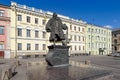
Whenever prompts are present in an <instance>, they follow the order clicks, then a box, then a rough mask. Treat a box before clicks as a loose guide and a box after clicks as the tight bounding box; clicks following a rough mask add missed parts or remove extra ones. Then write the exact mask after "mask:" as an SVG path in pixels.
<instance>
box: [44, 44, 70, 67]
mask: <svg viewBox="0 0 120 80" xmlns="http://www.w3.org/2000/svg"><path fill="white" fill-rule="evenodd" d="M69 47H70V46H63V45H51V46H48V48H49V52H48V54H47V55H46V62H47V63H48V65H50V66H57V65H68V64H69Z"/></svg>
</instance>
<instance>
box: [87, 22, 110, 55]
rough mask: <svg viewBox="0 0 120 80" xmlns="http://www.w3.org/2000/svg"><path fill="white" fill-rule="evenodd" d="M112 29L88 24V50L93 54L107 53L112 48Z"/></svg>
mask: <svg viewBox="0 0 120 80" xmlns="http://www.w3.org/2000/svg"><path fill="white" fill-rule="evenodd" d="M111 31H112V30H111V29H109V28H106V27H101V26H97V25H92V24H87V27H86V46H87V47H86V52H87V53H90V54H92V55H106V54H109V53H110V52H111V50H112V48H111V43H112V42H111V41H112V40H111V39H112V37H111Z"/></svg>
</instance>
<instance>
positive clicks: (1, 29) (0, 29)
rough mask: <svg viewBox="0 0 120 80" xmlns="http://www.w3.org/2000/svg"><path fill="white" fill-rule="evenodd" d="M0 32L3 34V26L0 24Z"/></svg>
mask: <svg viewBox="0 0 120 80" xmlns="http://www.w3.org/2000/svg"><path fill="white" fill-rule="evenodd" d="M0 34H4V27H3V26H0Z"/></svg>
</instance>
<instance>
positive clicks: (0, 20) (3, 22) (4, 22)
mask: <svg viewBox="0 0 120 80" xmlns="http://www.w3.org/2000/svg"><path fill="white" fill-rule="evenodd" d="M0 10H4V16H0V26H4V34H2V35H1V34H0V42H3V43H4V49H7V44H8V43H7V42H8V41H7V40H8V38H7V37H8V35H9V33H8V28H9V27H10V17H9V15H10V14H9V7H7V6H4V5H0Z"/></svg>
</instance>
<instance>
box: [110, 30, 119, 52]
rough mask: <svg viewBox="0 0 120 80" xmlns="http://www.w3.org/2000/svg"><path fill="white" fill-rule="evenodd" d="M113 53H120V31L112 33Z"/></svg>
mask: <svg viewBox="0 0 120 80" xmlns="http://www.w3.org/2000/svg"><path fill="white" fill-rule="evenodd" d="M112 51H113V52H120V29H118V30H113V31H112Z"/></svg>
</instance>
